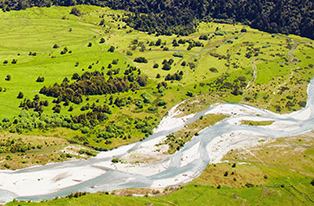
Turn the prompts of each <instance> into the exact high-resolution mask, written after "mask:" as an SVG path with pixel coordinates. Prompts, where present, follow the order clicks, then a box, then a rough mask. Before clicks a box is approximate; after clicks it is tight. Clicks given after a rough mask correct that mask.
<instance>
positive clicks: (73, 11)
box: [70, 7, 82, 16]
mask: <svg viewBox="0 0 314 206" xmlns="http://www.w3.org/2000/svg"><path fill="white" fill-rule="evenodd" d="M70 14H74V15H75V16H81V15H82V13H81V11H80V10H79V9H78V8H76V7H73V8H72V9H71V12H70Z"/></svg>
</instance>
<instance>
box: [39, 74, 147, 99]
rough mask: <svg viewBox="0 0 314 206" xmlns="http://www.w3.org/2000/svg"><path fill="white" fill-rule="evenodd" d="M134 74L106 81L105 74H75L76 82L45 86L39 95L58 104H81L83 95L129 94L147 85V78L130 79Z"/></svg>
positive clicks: (73, 77)
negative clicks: (49, 98)
mask: <svg viewBox="0 0 314 206" xmlns="http://www.w3.org/2000/svg"><path fill="white" fill-rule="evenodd" d="M132 74H133V73H131V74H129V75H125V76H123V77H114V78H112V77H111V78H109V79H108V80H105V77H104V74H103V73H101V72H99V71H95V72H85V73H84V74H82V75H81V76H79V75H78V74H77V73H75V74H73V76H72V79H74V80H76V81H75V82H73V83H69V82H68V80H67V79H64V80H63V82H62V83H61V84H60V85H59V84H58V83H55V84H54V85H53V86H49V87H46V86H44V87H43V88H41V90H40V92H39V93H41V94H44V95H46V96H51V97H55V98H57V100H56V103H60V102H62V101H64V102H65V101H70V102H73V103H75V104H80V103H81V102H82V96H83V95H103V94H113V93H119V92H127V91H129V90H130V89H131V90H136V89H138V88H139V87H140V86H142V87H144V86H145V85H146V84H147V77H146V76H136V77H134V78H129V77H128V76H131V75H132Z"/></svg>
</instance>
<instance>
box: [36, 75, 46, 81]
mask: <svg viewBox="0 0 314 206" xmlns="http://www.w3.org/2000/svg"><path fill="white" fill-rule="evenodd" d="M44 81H45V77H40V76H39V77H38V78H37V80H36V82H44Z"/></svg>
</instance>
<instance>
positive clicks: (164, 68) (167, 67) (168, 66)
mask: <svg viewBox="0 0 314 206" xmlns="http://www.w3.org/2000/svg"><path fill="white" fill-rule="evenodd" d="M161 69H162V70H167V71H168V70H170V69H171V66H170V65H169V64H168V63H167V64H164V66H163V67H162V68H161Z"/></svg>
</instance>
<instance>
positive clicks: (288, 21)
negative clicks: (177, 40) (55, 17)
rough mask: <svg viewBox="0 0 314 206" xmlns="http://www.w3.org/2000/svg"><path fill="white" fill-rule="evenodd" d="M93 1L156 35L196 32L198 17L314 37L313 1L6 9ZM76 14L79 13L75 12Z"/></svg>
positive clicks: (101, 0)
mask: <svg viewBox="0 0 314 206" xmlns="http://www.w3.org/2000/svg"><path fill="white" fill-rule="evenodd" d="M78 4H91V5H97V6H107V7H109V8H112V9H121V10H125V11H131V12H133V13H134V14H130V15H129V16H127V17H125V18H124V21H125V22H127V23H128V24H129V26H131V27H133V28H135V29H138V30H141V31H146V32H150V33H156V34H164V35H168V34H174V33H175V34H180V35H187V34H189V33H193V32H195V29H196V27H197V21H196V20H202V21H212V20H214V19H217V20H218V21H219V22H220V21H222V22H228V23H232V22H241V23H243V24H246V25H249V26H251V27H253V28H256V29H259V30H262V31H266V32H270V33H278V32H279V33H283V34H296V35H301V36H304V37H309V38H312V39H314V33H313V32H312V31H313V30H314V22H313V18H314V16H313V15H314V13H313V10H314V3H313V1H312V0H282V1H278V0H247V1H240V0H198V1H197V0H182V1H170V2H169V1H160V0H146V1H141V0H133V1H125V0H66V1H64V0H46V1H37V0H10V1H8V0H6V1H2V3H0V7H1V8H2V9H3V11H10V10H11V9H14V10H20V9H25V8H28V7H33V6H39V7H49V6H51V5H56V6H74V5H78ZM75 14H76V13H75Z"/></svg>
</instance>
